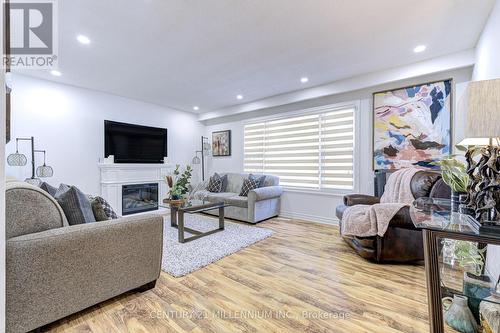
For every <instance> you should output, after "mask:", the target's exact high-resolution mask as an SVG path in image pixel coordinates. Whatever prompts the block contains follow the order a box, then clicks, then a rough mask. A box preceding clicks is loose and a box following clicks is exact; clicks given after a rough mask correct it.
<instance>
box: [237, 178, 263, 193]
mask: <svg viewBox="0 0 500 333" xmlns="http://www.w3.org/2000/svg"><path fill="white" fill-rule="evenodd" d="M256 188H259V181H258V180H257V179H252V178H248V179H245V180H244V181H243V185H242V186H241V192H240V197H246V196H248V192H250V191H251V190H255V189H256Z"/></svg>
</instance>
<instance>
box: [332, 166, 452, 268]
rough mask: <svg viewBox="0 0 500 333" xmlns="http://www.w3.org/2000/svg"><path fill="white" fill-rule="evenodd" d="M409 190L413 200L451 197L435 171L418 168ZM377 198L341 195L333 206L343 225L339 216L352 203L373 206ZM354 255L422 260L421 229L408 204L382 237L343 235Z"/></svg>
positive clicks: (377, 259) (384, 260) (399, 260)
mask: <svg viewBox="0 0 500 333" xmlns="http://www.w3.org/2000/svg"><path fill="white" fill-rule="evenodd" d="M410 186H411V192H412V194H413V196H414V197H415V199H417V198H421V197H433V198H450V194H451V191H450V188H449V187H448V185H446V184H445V183H444V182H443V180H442V179H441V175H440V173H438V172H435V171H423V170H422V171H418V172H417V173H416V174H415V175H414V176H413V178H412V180H411V183H410ZM379 202H380V198H378V197H375V196H371V195H365V194H351V195H346V196H344V204H343V205H339V206H338V207H337V209H336V215H337V217H338V219H339V221H340V222H339V223H340V226H341V227H342V215H343V213H344V211H345V209H346V208H347V207H349V206H354V205H360V204H364V205H373V204H376V203H379ZM342 237H343V239H344V240H345V241H346V242H347V244H349V245H350V246H351V247H352V248H353V249H354V250H355V251H356V253H357V254H359V255H360V256H361V257H363V258H365V259H368V260H371V261H375V262H377V263H408V262H417V261H421V260H423V259H424V248H423V241H422V232H421V230H418V229H416V228H415V226H414V225H413V222H412V220H411V218H410V209H409V207H403V208H402V209H401V210H400V211H399V212H398V213H397V214H396V215H395V216H394V217H393V218H392V220H391V221H390V223H389V228H388V229H387V232H386V233H385V235H384V236H383V237H380V236H372V237H355V236H342Z"/></svg>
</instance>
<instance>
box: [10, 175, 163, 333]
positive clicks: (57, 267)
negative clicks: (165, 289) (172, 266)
mask: <svg viewBox="0 0 500 333" xmlns="http://www.w3.org/2000/svg"><path fill="white" fill-rule="evenodd" d="M6 234H7V236H6V238H7V250H6V261H7V265H6V266H7V274H6V303H7V311H6V327H7V332H15V333H17V332H27V331H30V330H34V329H37V328H39V327H41V326H44V325H46V324H49V323H51V322H54V321H56V320H58V319H61V318H63V317H66V316H68V315H70V314H73V313H75V312H78V311H80V310H83V309H85V308H88V307H90V306H92V305H95V304H97V303H100V302H102V301H105V300H107V299H110V298H112V297H115V296H117V295H119V294H122V293H124V292H127V291H130V290H134V289H137V288H138V290H141V291H142V290H147V289H149V288H152V287H154V283H155V281H156V279H157V278H158V277H159V275H160V269H161V256H162V244H163V219H162V218H161V217H160V216H157V215H141V216H137V217H132V218H120V219H116V220H110V221H103V222H95V223H88V224H79V225H73V226H69V225H68V222H67V220H66V217H65V216H64V213H63V211H62V209H61V207H60V206H59V204H58V203H57V202H56V201H55V200H54V199H53V198H52V197H51V196H50V195H49V194H48V193H46V192H44V191H43V190H41V189H39V188H37V187H34V186H31V185H28V184H26V183H7V189H6Z"/></svg>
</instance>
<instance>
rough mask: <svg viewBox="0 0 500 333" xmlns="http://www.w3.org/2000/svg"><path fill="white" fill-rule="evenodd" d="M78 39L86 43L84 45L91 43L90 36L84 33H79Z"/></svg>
mask: <svg viewBox="0 0 500 333" xmlns="http://www.w3.org/2000/svg"><path fill="white" fill-rule="evenodd" d="M76 39H77V40H78V41H79V42H80V43H82V44H84V45H88V44H90V38H88V37H87V36H84V35H78V36H76Z"/></svg>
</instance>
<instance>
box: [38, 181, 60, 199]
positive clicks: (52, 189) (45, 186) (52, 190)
mask: <svg viewBox="0 0 500 333" xmlns="http://www.w3.org/2000/svg"><path fill="white" fill-rule="evenodd" d="M40 188H41V189H42V190H44V191H45V192H47V193H48V194H50V195H51V196H52V197H55V196H56V193H57V187H54V186H52V185H50V184H49V183H47V182H43V183H42V184H40Z"/></svg>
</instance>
